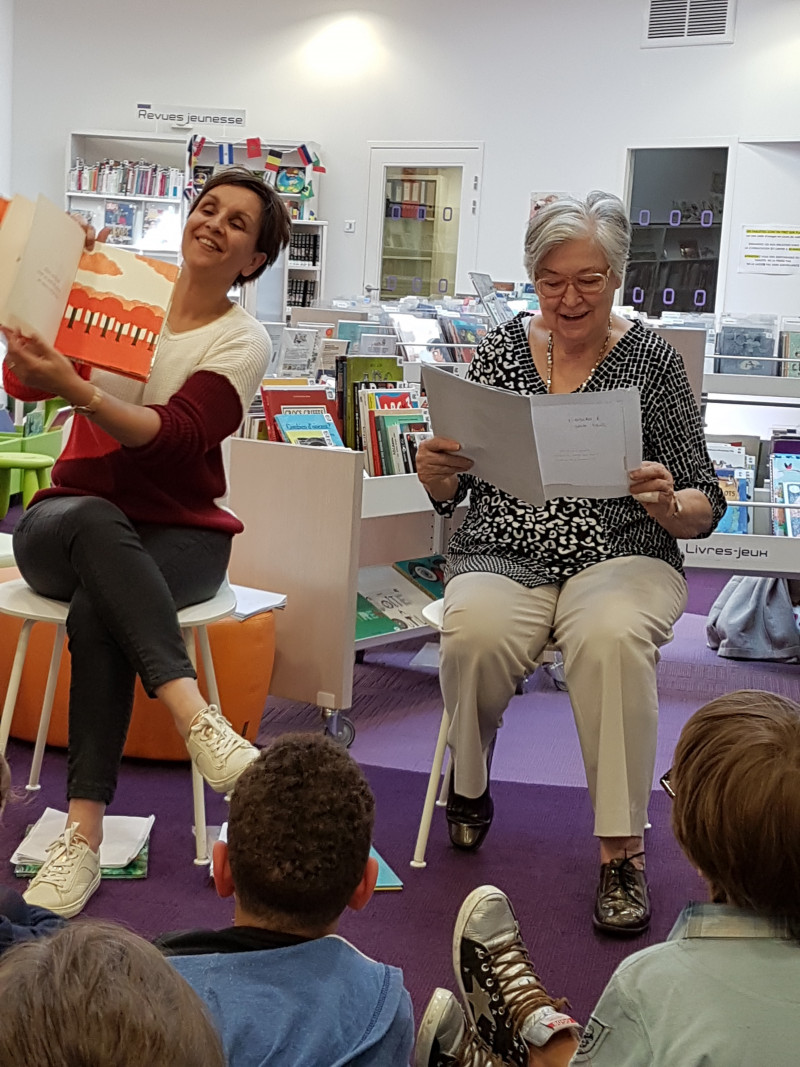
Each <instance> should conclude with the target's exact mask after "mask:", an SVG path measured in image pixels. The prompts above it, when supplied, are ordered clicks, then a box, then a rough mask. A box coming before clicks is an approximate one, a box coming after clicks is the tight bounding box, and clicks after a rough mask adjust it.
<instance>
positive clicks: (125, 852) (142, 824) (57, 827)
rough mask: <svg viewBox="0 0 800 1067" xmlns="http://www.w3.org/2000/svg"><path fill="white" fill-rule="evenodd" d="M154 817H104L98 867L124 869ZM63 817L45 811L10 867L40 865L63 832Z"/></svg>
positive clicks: (14, 855)
mask: <svg viewBox="0 0 800 1067" xmlns="http://www.w3.org/2000/svg"><path fill="white" fill-rule="evenodd" d="M155 819H156V817H155V815H148V816H147V817H141V816H135V815H106V816H105V817H104V819H103V843H102V844H101V845H100V866H101V867H127V866H128V864H129V863H130V862H131V860H133V859H134V858H135V857H136V856H138V855H139V853H140V852H141V851H142V848H143V846H144V843H145V841H146V840H147V839H148V837H149V836H150V831H151V830H152V828H153V823H154V822H155ZM66 825H67V813H66V812H65V811H57V810H56V809H55V808H45V810H44V811H43V812H42V814H41V815H40V817H39V819H38V820H37V821H36V822H35V823H34V825H33V826H32V827H31V831H30V833H29V834H28V835H27V836H26V837H24V838H23V839H22V841H21V842H20V845H19V848H18V849H17V850H16V852H15V853H14V854H13V856H12V857H11V862H12V863H44V861H45V860H46V859H47V846H48V845H50V844H52V842H53V841H55V839H56V838H57V837H58V835H59V834H60V833H62V832H63V830H64V827H65V826H66Z"/></svg>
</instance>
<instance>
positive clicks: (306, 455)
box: [229, 438, 450, 710]
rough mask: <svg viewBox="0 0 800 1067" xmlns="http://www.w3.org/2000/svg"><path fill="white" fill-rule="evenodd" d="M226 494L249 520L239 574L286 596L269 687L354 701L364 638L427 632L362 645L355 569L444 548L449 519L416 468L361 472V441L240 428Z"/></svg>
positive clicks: (283, 693) (341, 703)
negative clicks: (246, 433) (297, 441)
mask: <svg viewBox="0 0 800 1067" xmlns="http://www.w3.org/2000/svg"><path fill="white" fill-rule="evenodd" d="M229 503H230V506H231V507H232V508H233V510H234V511H235V512H236V514H237V515H238V516H239V518H240V519H241V520H242V522H243V523H244V526H245V529H244V533H241V534H239V536H238V537H235V538H234V542H233V553H232V556H231V563H230V578H231V581H233V582H236V583H237V584H240V585H241V584H247V585H249V586H252V587H253V588H256V589H276V590H278V591H279V592H282V593H285V594H286V595H287V597H288V599H287V604H286V609H285V611H282V612H280V613H279V614H280V618H277V616H276V620H275V625H276V643H275V668H274V671H273V676H272V685H271V690H270V691H271V692H272V694H273V695H275V696H279V697H283V698H286V699H290V700H299V701H304V702H306V703H310V704H317V705H318V706H319V707H321V708H328V709H332V710H333V709H335V710H344V709H347V708H349V707H350V705H351V704H352V694H353V659H354V655H355V651H356V648H357V647H360V648H364V647H367V646H368V645H370V644H375V643H385V642H386V641H390V640H391V641H395V640H402V639H404V638H407V637H414V636H417V635H418V634H420V633H425V632H427V630H426V629H422V628H420V629H416V630H404V631H400V632H399V633H395V634H391V635H388V636H386V637H385V638H380V639H378V640H377V641H376V640H374V639H372V640H367V641H364V642H359V644H358V645H357V644H356V640H355V625H356V592H357V588H358V574H359V569H360V568H364V567H372V566H378V565H385V564H390V563H393V562H394V561H395V560H398V559H412V558H415V557H418V556H426V555H430V554H431V553H432V552H436V551H439V550H440V548H441V546H442V545H443V544H444V541H445V539H446V537H447V535H448V532H449V528H450V524H449V523H447V522H446V521H444V520H442V519H441V518H440V517H439V516H438V515H436V513H435V512H434V511H433V508H432V507H431V505H430V501H429V500H428V498H427V496H426V494H425V491H424V490H423V489H422V486H421V485H420V484H419V482H418V480H417V478H416V475H412V474H404V475H394V476H391V477H386V478H364V476H363V453H361V452H352V451H349V450H347V449H327V448H326V449H320V448H309V447H305V446H302V445H284V444H275V443H271V442H265V441H249V440H245V439H243V438H233V439H232V440H231V466H230V497H229ZM397 580H398V583H402V582H403V581H405V579H404V578H403V577H402V576H401V575H400V574H398V575H397Z"/></svg>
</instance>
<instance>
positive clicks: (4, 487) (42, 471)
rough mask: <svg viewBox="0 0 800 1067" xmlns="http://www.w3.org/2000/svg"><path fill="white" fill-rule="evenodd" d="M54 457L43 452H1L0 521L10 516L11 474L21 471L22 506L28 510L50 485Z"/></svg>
mask: <svg viewBox="0 0 800 1067" xmlns="http://www.w3.org/2000/svg"><path fill="white" fill-rule="evenodd" d="M54 463H55V460H54V459H53V457H52V456H45V455H43V454H42V453H41V452H0V519H4V518H5V517H6V515H7V514H8V508H9V504H10V502H11V472H12V471H19V472H20V474H21V479H22V506H23V508H26V507H27V506H28V504H30V502H31V500H32V499H33V497H34V494H35V493H37V492H38V491H39V490H40V489H47V487H48V486H49V485H50V468H51V467H52V466H53V464H54Z"/></svg>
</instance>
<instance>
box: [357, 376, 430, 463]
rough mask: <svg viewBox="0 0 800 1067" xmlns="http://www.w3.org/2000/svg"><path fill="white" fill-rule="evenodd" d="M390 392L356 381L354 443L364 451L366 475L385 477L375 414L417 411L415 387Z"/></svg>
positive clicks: (387, 389) (381, 447)
mask: <svg viewBox="0 0 800 1067" xmlns="http://www.w3.org/2000/svg"><path fill="white" fill-rule="evenodd" d="M403 386H404V387H402V388H397V389H392V388H388V383H387V387H382V386H380V385H377V386H376V385H374V383H372V382H357V383H356V389H357V403H358V412H357V414H358V419H357V426H356V440H357V442H358V447H359V448H363V449H364V452H365V459H366V466H367V473H368V474H372V475H376V474H377V475H380V474H388V473H390V471H388V470H385V469H384V465H385V463H386V460H385V458H384V456H383V444H382V443H381V442H379V441H378V434H377V425H376V422H375V415H376V413H377V412H379V411H398V410H405V409H410V408H413V409H419V387H418V386H417V385H408V386H405V383H403Z"/></svg>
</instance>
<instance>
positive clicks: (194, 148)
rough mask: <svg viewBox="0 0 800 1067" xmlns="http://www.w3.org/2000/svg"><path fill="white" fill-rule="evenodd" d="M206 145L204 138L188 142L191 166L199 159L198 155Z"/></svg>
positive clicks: (195, 138) (196, 138)
mask: <svg viewBox="0 0 800 1067" xmlns="http://www.w3.org/2000/svg"><path fill="white" fill-rule="evenodd" d="M205 143H206V139H205V137H193V138H192V140H191V142H190V147H189V155H190V156H191V157H192V165H193V166H194V164H195V163H196V162H197V161H198V159H199V158H200V153H201V152H202V151H203V145H204V144H205Z"/></svg>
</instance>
